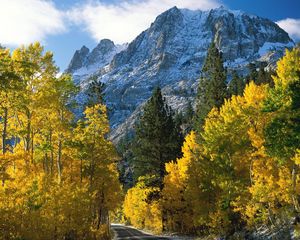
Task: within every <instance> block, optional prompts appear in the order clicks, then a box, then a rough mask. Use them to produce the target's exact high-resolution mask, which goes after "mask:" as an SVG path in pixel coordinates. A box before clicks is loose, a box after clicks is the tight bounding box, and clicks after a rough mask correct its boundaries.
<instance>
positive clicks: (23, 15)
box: [0, 0, 66, 46]
mask: <svg viewBox="0 0 300 240" xmlns="http://www.w3.org/2000/svg"><path fill="white" fill-rule="evenodd" d="M0 6H1V8H0V43H1V44H4V45H11V46H16V45H20V44H28V43H31V42H34V41H43V40H44V39H45V38H46V36H47V35H51V34H57V33H61V32H64V31H65V30H66V27H65V24H64V14H63V13H62V12H60V11H59V10H58V9H57V8H56V7H55V5H54V4H53V2H52V1H46V0H0Z"/></svg>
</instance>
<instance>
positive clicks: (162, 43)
mask: <svg viewBox="0 0 300 240" xmlns="http://www.w3.org/2000/svg"><path fill="white" fill-rule="evenodd" d="M212 41H215V43H216V45H217V47H218V48H219V49H220V50H221V51H222V52H223V57H224V59H225V65H226V67H227V68H228V70H229V71H230V70H232V69H236V70H238V71H239V72H241V73H242V72H245V69H246V66H247V64H248V63H250V62H253V61H265V62H267V64H268V65H269V67H272V66H274V63H275V62H276V61H277V60H278V58H280V57H281V56H282V55H283V52H284V49H285V48H290V47H293V46H294V42H293V41H292V40H291V39H290V37H289V36H288V34H287V33H286V32H285V31H284V30H282V29H281V28H280V27H279V26H278V25H276V24H275V23H274V22H272V21H270V20H268V19H265V18H261V17H258V16H254V15H250V14H246V13H244V12H241V11H232V10H228V9H225V8H223V7H220V8H217V9H212V10H210V11H200V10H196V11H193V10H187V9H178V8H177V7H174V8H171V9H169V10H168V11H166V12H164V13H162V14H161V15H159V16H158V17H157V18H156V20H155V21H154V22H153V23H152V24H151V26H150V27H149V28H148V29H147V30H145V31H144V32H142V33H141V34H140V35H139V36H137V37H136V39H134V40H133V41H132V42H131V43H130V44H128V45H122V46H115V45H114V44H113V42H111V41H110V40H102V41H101V42H100V43H99V45H98V46H97V47H96V48H95V49H94V50H93V51H92V52H91V53H89V51H87V49H86V47H83V48H82V49H81V50H79V51H76V53H75V55H74V57H73V59H72V61H71V63H70V66H69V68H68V70H67V71H68V72H70V73H72V74H73V77H74V79H75V81H76V82H77V83H78V84H80V85H81V87H82V89H84V88H86V86H87V85H88V82H89V79H90V77H91V76H93V77H97V78H98V80H99V81H101V82H103V83H105V86H106V88H105V101H106V104H107V106H108V108H109V109H110V115H109V118H110V123H111V127H112V133H111V138H112V140H114V141H118V140H119V139H120V137H121V136H123V135H124V133H125V132H126V131H127V130H130V129H131V128H132V126H133V124H134V121H135V120H136V119H137V115H138V114H139V112H140V110H141V107H142V106H143V103H145V101H146V100H147V99H148V98H149V97H150V96H151V93H152V90H153V89H154V88H155V87H156V86H160V87H161V88H162V90H163V93H164V94H165V96H166V97H167V101H168V103H169V104H170V105H171V107H172V108H173V109H175V110H178V111H184V110H185V108H186V107H187V105H188V103H189V102H193V100H194V97H195V94H196V90H197V85H198V81H197V80H198V79H199V76H200V70H201V68H202V65H203V62H204V59H205V56H206V51H207V49H208V46H209V45H210V43H211V42H212ZM104 46H105V47H104ZM83 91H84V90H83ZM80 101H84V97H82V96H81V98H80Z"/></svg>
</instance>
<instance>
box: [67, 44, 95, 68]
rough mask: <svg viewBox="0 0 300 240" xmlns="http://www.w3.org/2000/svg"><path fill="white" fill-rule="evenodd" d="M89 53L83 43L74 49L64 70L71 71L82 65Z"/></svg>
mask: <svg viewBox="0 0 300 240" xmlns="http://www.w3.org/2000/svg"><path fill="white" fill-rule="evenodd" d="M89 53H90V49H88V48H87V47H86V46H84V45H83V46H82V47H81V49H80V50H76V52H75V54H74V56H73V58H72V60H71V62H70V64H69V66H68V68H67V70H66V72H68V73H73V72H74V71H76V70H77V69H80V68H81V67H83V66H84V64H85V61H86V58H87V56H88V54H89Z"/></svg>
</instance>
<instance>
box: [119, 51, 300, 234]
mask: <svg viewBox="0 0 300 240" xmlns="http://www.w3.org/2000/svg"><path fill="white" fill-rule="evenodd" d="M273 79H274V84H275V86H274V87H273V86H269V85H267V84H261V85H256V84H255V83H253V82H250V83H249V84H248V85H247V86H246V88H245V90H244V93H243V94H242V95H241V96H232V97H231V98H230V99H226V100H225V101H224V104H223V105H222V106H221V107H219V108H217V107H214V108H213V109H212V110H211V111H210V113H209V114H208V115H207V116H206V118H205V122H204V124H203V126H202V130H200V131H197V132H194V131H192V132H190V133H189V134H188V135H187V136H186V138H185V142H184V144H183V147H182V154H183V157H181V158H179V159H171V160H173V161H171V162H169V163H166V165H165V170H166V175H165V177H164V184H163V189H162V190H161V191H160V192H159V194H158V196H159V198H155V201H149V194H150V192H151V191H153V189H151V187H147V185H144V184H143V182H139V183H138V184H137V185H136V186H135V187H134V188H132V189H130V190H129V191H128V193H127V196H126V199H127V201H126V200H125V205H124V212H125V215H126V216H127V218H128V219H129V220H130V222H131V223H132V224H134V225H136V226H138V227H147V228H150V229H151V228H153V229H156V230H157V227H159V226H160V227H161V229H160V230H168V231H176V232H182V233H194V234H195V233H197V234H215V235H217V236H229V235H230V234H232V233H233V232H237V231H241V230H242V229H245V228H246V229H248V230H255V229H257V228H258V227H259V226H262V225H263V226H269V227H270V228H275V229H276V228H278V229H279V228H282V227H283V226H286V225H288V224H289V223H290V222H291V221H293V225H292V230H294V231H295V232H294V234H297V229H299V217H300V207H299V202H300V201H299V200H300V175H299V170H300V168H299V167H300V160H299V159H300V157H299V156H300V152H299V151H300V122H299V119H300V94H299V93H300V50H299V48H295V49H293V50H291V51H288V50H287V51H286V55H285V56H284V57H283V58H282V59H281V60H280V61H279V62H278V64H277V72H276V75H275V76H273ZM150 200H151V199H150ZM152 204H159V207H157V208H156V209H157V210H158V211H160V212H157V213H155V216H156V218H159V217H160V216H161V219H160V220H161V225H158V224H157V222H158V219H155V220H152V221H151V224H150V225H149V223H147V224H146V219H149V218H148V216H150V215H149V214H150V212H151V211H150V210H151V206H152ZM132 209H134V210H132ZM151 216H154V215H153V214H152V215H151ZM297 219H298V222H297ZM138 220H142V221H138ZM295 236H296V235H295Z"/></svg>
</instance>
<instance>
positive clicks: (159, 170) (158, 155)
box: [133, 88, 182, 187]
mask: <svg viewBox="0 0 300 240" xmlns="http://www.w3.org/2000/svg"><path fill="white" fill-rule="evenodd" d="M135 131H136V136H135V139H134V143H133V155H134V159H133V165H134V178H135V180H137V179H138V177H140V176H144V175H147V174H149V175H155V179H156V180H155V182H153V185H156V186H159V187H162V181H163V177H164V175H165V163H166V162H169V161H171V160H176V158H177V157H180V155H181V145H182V135H181V133H180V129H179V127H178V125H177V124H176V123H175V122H174V117H173V112H172V109H171V108H170V107H169V106H168V105H167V104H166V101H165V98H164V97H163V96H162V94H161V90H160V88H157V89H155V90H154V92H153V95H152V97H151V98H150V99H149V100H148V102H147V103H146V105H145V107H144V111H143V114H142V116H141V118H140V121H139V123H138V124H137V126H136V127H135Z"/></svg>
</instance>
